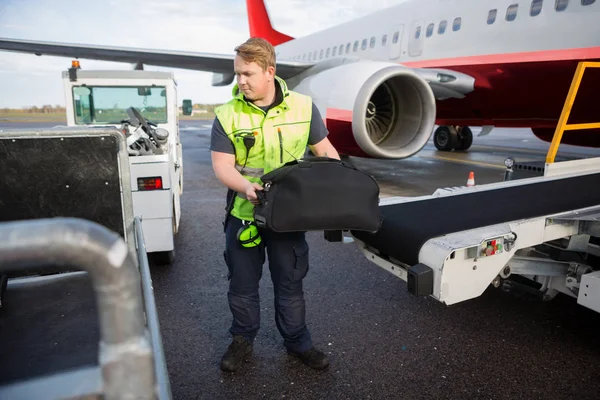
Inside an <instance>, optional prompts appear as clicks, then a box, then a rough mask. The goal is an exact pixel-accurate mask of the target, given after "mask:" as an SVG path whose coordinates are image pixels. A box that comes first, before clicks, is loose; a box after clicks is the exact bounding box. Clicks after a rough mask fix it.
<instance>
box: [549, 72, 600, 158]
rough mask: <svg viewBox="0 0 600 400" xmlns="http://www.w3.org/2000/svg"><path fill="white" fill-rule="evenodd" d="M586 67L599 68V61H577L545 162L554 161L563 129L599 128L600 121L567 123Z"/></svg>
mask: <svg viewBox="0 0 600 400" xmlns="http://www.w3.org/2000/svg"><path fill="white" fill-rule="evenodd" d="M586 68H600V62H583V61H582V62H579V64H577V69H576V70H575V74H574V75H573V80H572V81H571V87H570V88H569V94H567V98H566V99H565V104H564V106H563V109H562V112H561V114H560V119H559V120H558V125H556V130H555V131H554V137H553V138H552V143H551V144H550V149H549V150H548V154H547V155H546V163H548V164H551V163H553V162H554V159H555V157H556V153H557V152H558V146H559V145H560V141H561V139H562V136H563V132H564V131H565V130H576V129H595V128H600V122H598V123H588V124H568V123H567V122H568V121H569V115H570V114H571V110H572V108H573V104H574V103H575V97H577V91H578V90H579V85H580V84H581V80H582V79H583V74H584V73H585V70H586Z"/></svg>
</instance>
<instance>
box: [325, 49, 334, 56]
mask: <svg viewBox="0 0 600 400" xmlns="http://www.w3.org/2000/svg"><path fill="white" fill-rule="evenodd" d="M330 50H331V49H330V48H327V51H326V52H325V58H329V52H330ZM334 50H335V48H334Z"/></svg>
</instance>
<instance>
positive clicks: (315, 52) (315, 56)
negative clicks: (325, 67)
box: [313, 50, 317, 60]
mask: <svg viewBox="0 0 600 400" xmlns="http://www.w3.org/2000/svg"><path fill="white" fill-rule="evenodd" d="M316 59H317V51H316V50H315V51H314V52H313V60H316Z"/></svg>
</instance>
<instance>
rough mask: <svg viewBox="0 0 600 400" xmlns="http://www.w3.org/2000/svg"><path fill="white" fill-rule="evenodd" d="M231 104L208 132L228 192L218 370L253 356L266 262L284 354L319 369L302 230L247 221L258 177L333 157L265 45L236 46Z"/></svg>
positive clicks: (317, 119) (308, 106)
mask: <svg viewBox="0 0 600 400" xmlns="http://www.w3.org/2000/svg"><path fill="white" fill-rule="evenodd" d="M235 52H236V56H235V59H234V72H235V76H236V84H235V85H234V88H233V91H232V92H233V93H232V95H233V98H232V99H231V100H230V101H229V102H227V103H225V104H224V105H222V106H220V107H218V108H216V109H215V115H216V117H215V120H214V123H213V127H212V133H211V145H210V149H211V157H212V166H213V170H214V173H215V175H216V177H217V178H218V179H219V181H220V182H221V183H222V184H223V185H225V186H226V187H228V188H229V190H228V196H227V207H226V208H227V214H226V217H225V223H224V225H225V227H224V230H225V252H224V258H225V264H226V265H227V268H228V279H229V290H228V293H227V298H228V302H229V308H230V311H231V313H232V315H233V321H232V324H231V327H230V329H229V332H230V333H231V335H232V337H233V340H232V342H231V344H230V345H229V347H228V348H227V350H226V352H225V354H224V355H223V356H222V358H221V369H222V370H224V371H230V372H233V371H236V370H237V369H238V368H239V367H240V365H241V363H242V361H243V360H244V359H245V358H246V356H248V355H249V354H250V353H251V352H252V346H253V341H254V339H255V337H256V334H257V331H258V329H259V327H260V301H259V294H258V288H259V281H260V279H261V276H262V268H263V264H264V262H265V252H266V255H267V256H268V260H269V270H270V272H271V280H272V281H273V289H274V298H275V323H276V326H277V329H278V330H279V332H280V334H281V336H282V337H283V339H284V346H285V347H286V349H287V352H288V354H290V355H292V356H296V357H299V358H300V359H301V360H302V361H303V362H304V363H305V364H306V365H308V366H310V367H312V368H315V369H324V368H326V367H327V366H328V365H329V359H328V357H327V356H326V355H325V354H324V353H323V352H321V351H319V350H318V349H316V348H315V347H314V346H313V343H312V339H311V334H310V331H309V329H308V327H307V325H306V321H305V301H304V293H303V288H302V281H303V279H304V277H305V276H306V274H307V272H308V269H309V252H308V250H309V249H308V243H307V242H306V239H305V233H304V232H287V233H276V232H273V231H269V230H266V229H262V228H261V229H259V228H257V226H256V225H255V224H254V223H253V210H254V205H256V204H259V200H258V197H257V191H260V190H263V187H262V186H261V181H260V177H261V176H262V175H264V174H265V173H268V172H269V171H272V170H273V169H276V168H278V167H280V166H282V165H283V164H285V163H286V162H289V161H292V160H294V159H300V158H302V157H303V156H304V153H305V151H306V147H307V146H309V148H310V150H311V151H312V153H313V154H314V155H316V156H323V157H330V158H336V159H339V158H340V156H339V154H338V152H337V151H336V150H335V148H334V147H333V146H332V144H331V143H330V141H329V140H328V139H327V134H328V131H327V128H326V127H325V125H324V123H323V120H322V118H321V115H320V113H319V111H318V110H317V108H316V106H315V105H314V104H313V102H312V99H311V98H310V97H308V96H305V95H302V94H300V93H296V92H293V91H291V90H289V89H288V88H287V85H286V82H285V81H284V80H283V79H281V78H280V77H278V76H277V75H276V69H275V51H274V48H273V46H272V45H271V44H270V43H269V42H267V41H266V40H264V39H260V38H250V39H248V40H247V41H246V42H245V43H243V44H241V45H240V46H238V47H236V48H235Z"/></svg>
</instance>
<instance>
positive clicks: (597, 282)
mask: <svg viewBox="0 0 600 400" xmlns="http://www.w3.org/2000/svg"><path fill="white" fill-rule="evenodd" d="M380 207H381V213H382V217H383V223H382V226H381V229H380V230H379V231H378V232H377V233H376V234H370V233H366V232H359V231H351V234H352V236H353V237H354V240H355V242H356V243H357V245H358V246H359V248H360V249H361V250H362V252H363V254H364V255H365V256H366V257H367V259H368V260H370V261H372V262H373V263H375V264H376V265H379V266H380V267H382V268H384V269H386V270H387V271H389V272H391V273H392V274H394V275H396V276H397V277H399V278H401V279H403V280H404V281H406V282H407V286H408V290H409V292H410V293H412V294H414V295H418V296H427V295H428V296H432V297H434V298H435V299H437V300H438V301H440V302H442V303H445V304H447V305H451V304H455V303H459V302H461V301H465V300H469V299H472V298H475V297H478V296H480V295H481V294H482V293H483V292H484V291H485V290H486V289H487V288H488V287H489V286H490V285H493V286H494V287H501V286H502V287H505V288H506V287H515V286H517V287H523V288H528V289H530V288H531V289H533V290H534V291H535V292H536V293H538V294H539V295H540V296H541V297H542V298H543V299H544V300H550V299H552V298H554V297H555V296H556V295H557V294H558V293H564V294H566V295H568V296H571V297H574V298H576V299H577V302H578V303H579V304H581V305H583V306H585V307H588V308H590V309H592V310H594V311H597V312H600V261H599V260H600V247H599V246H598V243H599V242H598V238H600V158H591V159H583V160H572V161H563V162H557V163H549V164H546V168H545V171H544V175H543V176H540V177H534V178H526V179H518V180H509V181H504V182H498V183H493V184H486V185H481V186H473V187H462V188H453V189H439V190H437V191H436V192H435V193H434V194H432V195H430V196H422V197H412V198H407V197H393V198H388V199H382V202H381V204H380ZM516 276H520V277H522V278H526V279H525V280H523V279H518V278H516V279H514V278H515V277H516ZM523 281H524V282H526V283H527V284H526V285H523V283H522V282H523Z"/></svg>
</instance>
